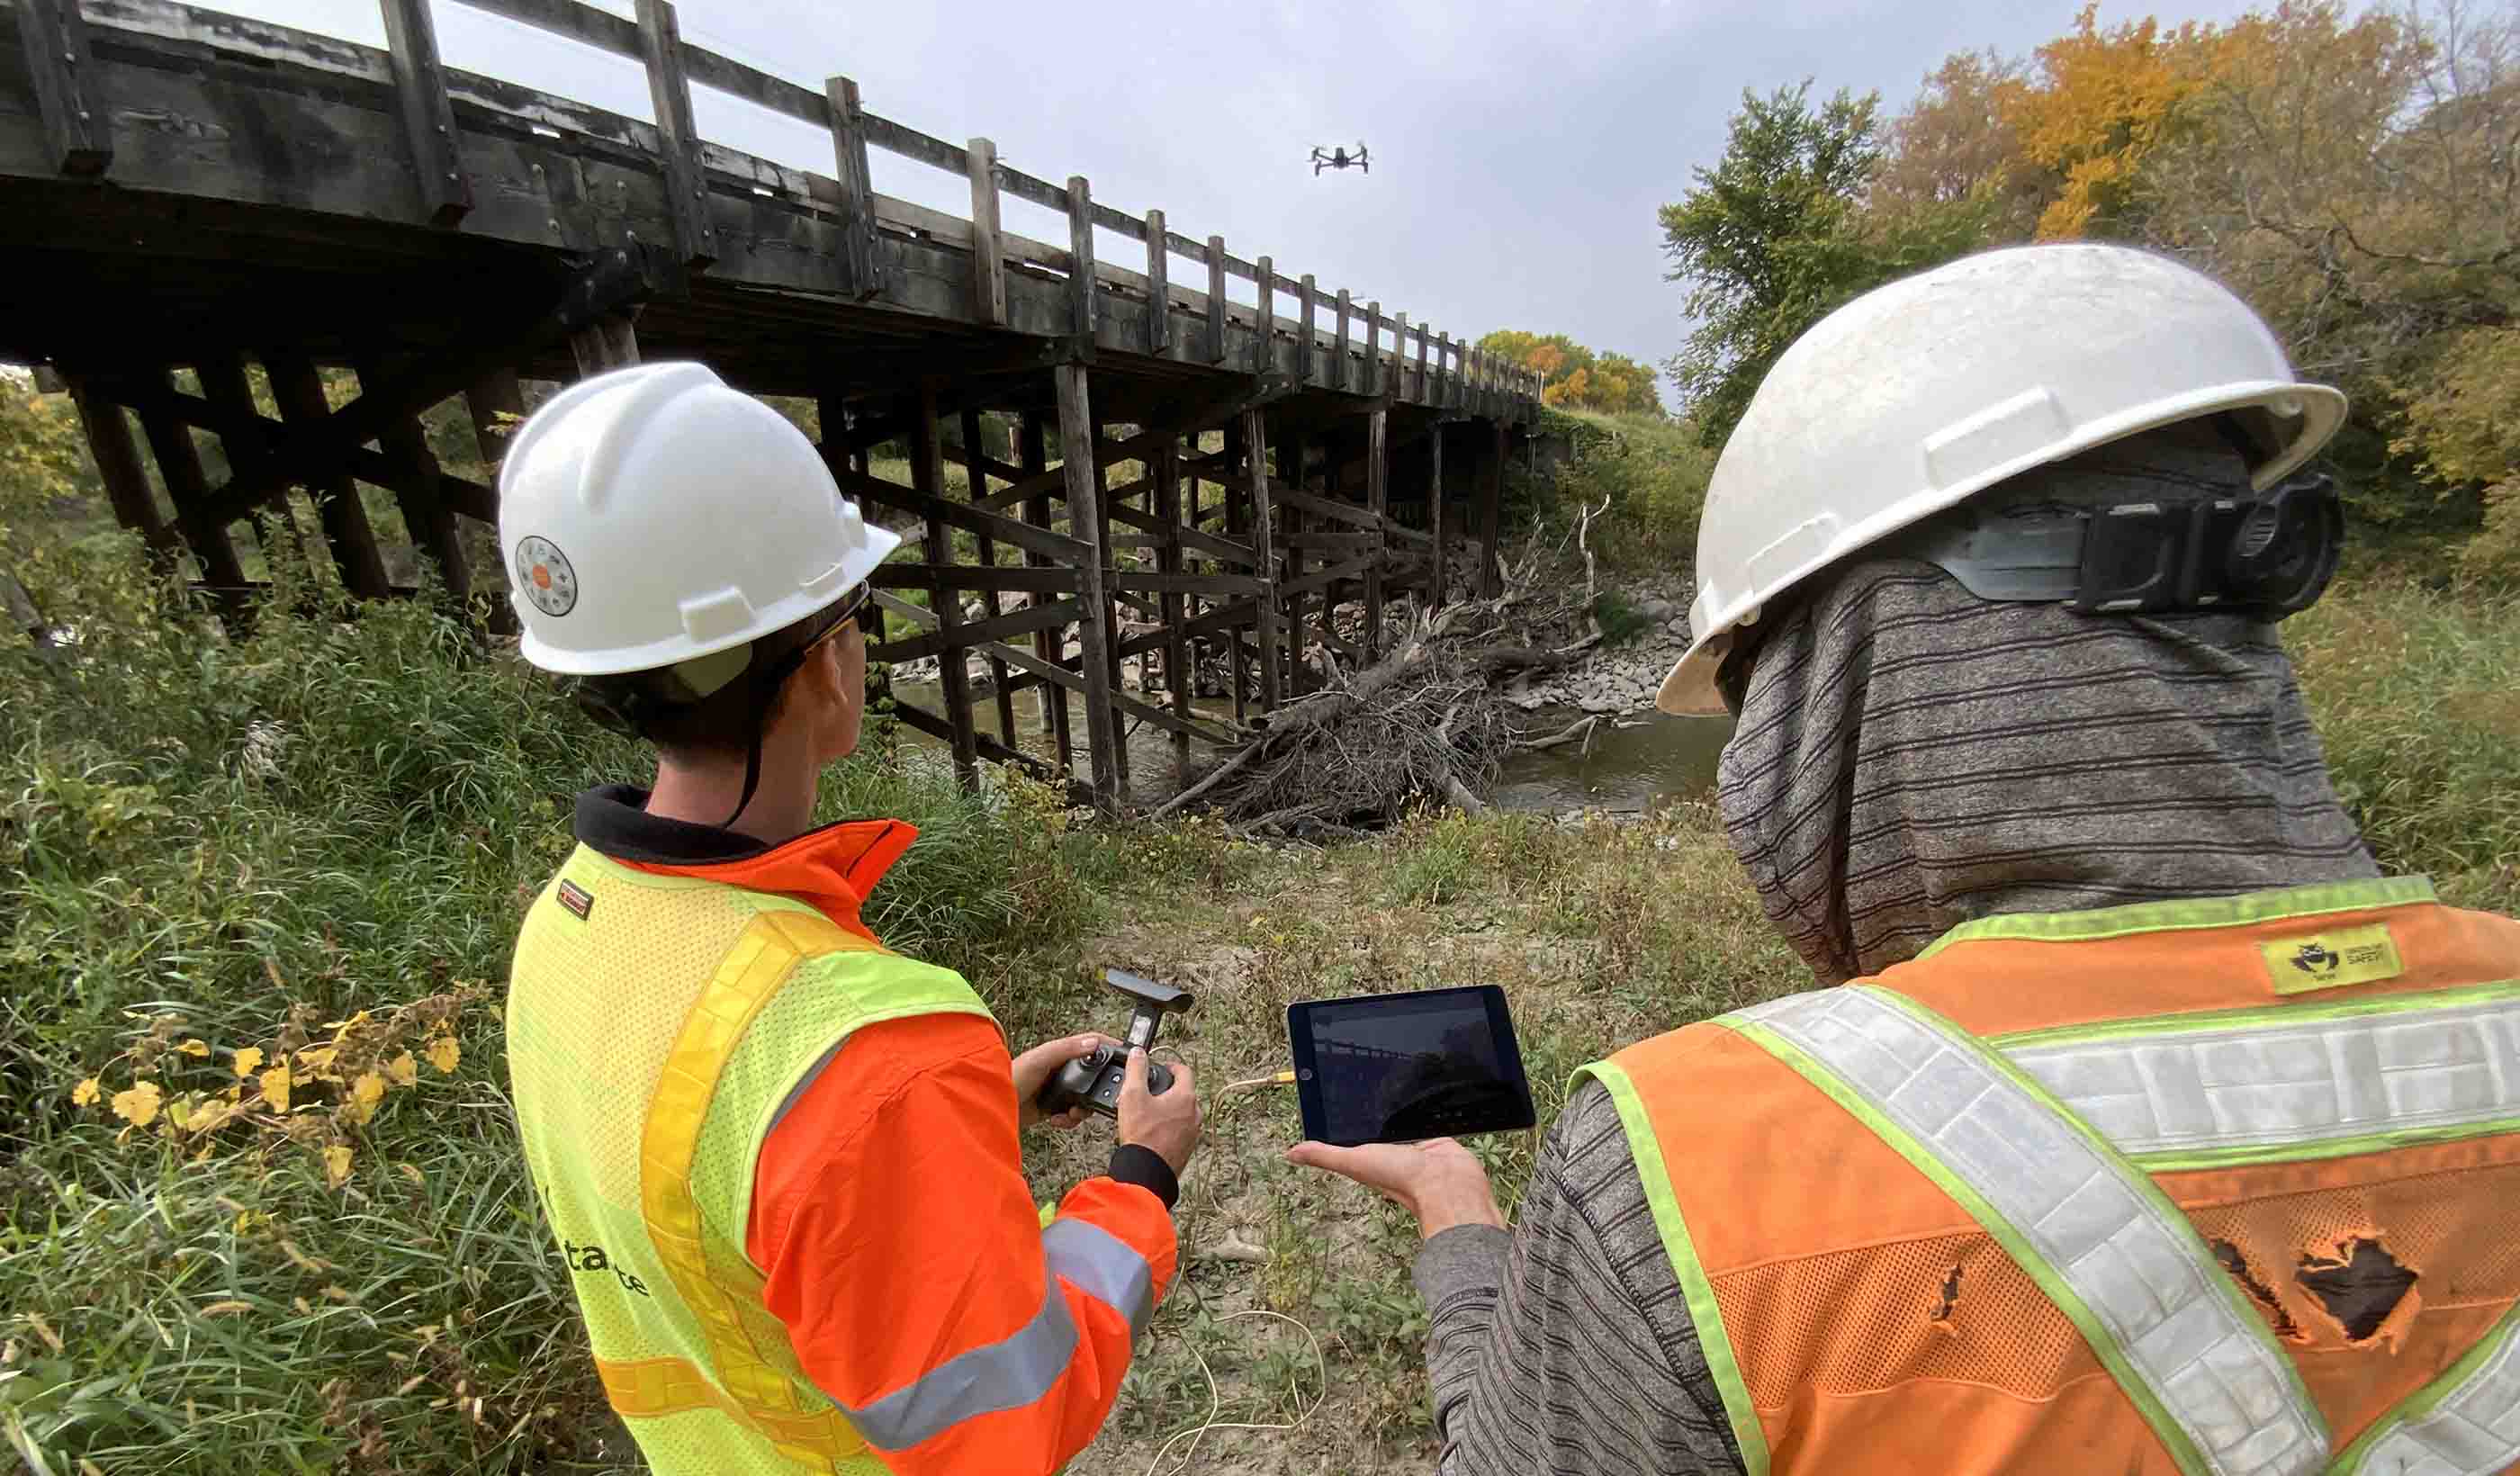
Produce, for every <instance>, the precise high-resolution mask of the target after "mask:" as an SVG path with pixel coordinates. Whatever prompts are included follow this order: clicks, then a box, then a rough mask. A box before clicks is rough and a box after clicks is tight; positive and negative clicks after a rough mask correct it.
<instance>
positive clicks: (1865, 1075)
mask: <svg viewBox="0 0 2520 1476" xmlns="http://www.w3.org/2000/svg"><path fill="white" fill-rule="evenodd" d="M2305 980H2307V981H2308V986H2309V987H2305V985H2304V981H2305ZM1879 986H1888V987H1879ZM1990 1026H1992V1027H1993V1028H1990ZM1587 1074H1589V1075H1592V1076H1595V1077H1597V1078H1598V1079H1599V1080H1601V1081H1602V1082H1603V1083H1604V1085H1605V1086H1607V1087H1608V1088H1609V1089H1610V1092H1611V1095H1612V1097H1613V1099H1614V1101H1616V1102H1617V1104H1618V1107H1619V1110H1620V1114H1621V1117H1622V1121H1623V1123H1624V1124H1625V1125H1626V1128H1627V1132H1628V1137H1629V1140H1630V1142H1631V1144H1632V1145H1633V1146H1634V1147H1635V1149H1636V1151H1637V1157H1638V1160H1639V1165H1640V1169H1641V1172H1642V1173H1643V1176H1644V1180H1645V1184H1646V1188H1647V1193H1648V1199H1649V1200H1650V1201H1651V1202H1652V1205H1653V1209H1654V1214H1655V1219H1656V1224H1657V1226H1658V1228H1659V1229H1660V1230H1661V1231H1662V1236H1663V1240H1664V1243H1665V1248H1666V1250H1667V1251H1668V1252H1669V1253H1670V1256H1671V1260H1672V1265H1673V1270H1674V1273H1675V1275H1676V1277H1677V1278H1678V1280H1679V1282H1680V1285H1681V1288H1682V1290H1683V1291H1684V1293H1686V1294H1687V1295H1688V1300H1689V1304H1690V1309H1691V1313H1692V1315H1693V1317H1694V1319H1695V1320H1696V1322H1697V1325H1698V1329H1699V1333H1700V1338H1701V1342H1702V1344H1703V1346H1704V1348H1705V1351H1706V1355H1707V1362H1708V1364H1709V1366H1710V1368H1711V1369H1712V1370H1713V1371H1714V1372H1715V1374H1716V1379H1717V1383H1718V1385H1719V1387H1720V1388H1721V1389H1722V1391H1723V1393H1724V1397H1725V1403H1726V1407H1727V1409H1728V1412H1729V1413H1730V1414H1731V1416H1732V1422H1733V1430H1734V1433H1735V1436H1736V1438H1738V1440H1739V1442H1740V1445H1741V1448H1742V1453H1743V1455H1744V1458H1745V1462H1746V1463H1747V1464H1748V1466H1749V1467H1750V1469H1751V1470H1752V1471H1753V1472H1754V1473H1759V1472H1765V1471H1769V1470H1776V1471H1794V1472H1802V1471H1838V1470H1924V1469H1930V1470H1950V1471H1969V1472H2014V1471H2018V1472H2030V1471H2054V1470H2107V1471H2111V1472H2119V1471H2128V1472H2172V1471H2180V1472H2210V1473H2216V1476H2242V1473H2263V1476H2290V1473H2293V1472H2310V1471H2318V1470H2322V1469H2327V1468H2329V1467H2330V1462H2331V1460H2335V1461H2336V1462H2337V1465H2336V1467H2335V1468H2337V1469H2350V1470H2356V1471H2390V1472H2415V1471H2423V1472H2427V1473H2431V1472H2440V1473H2442V1476H2455V1473H2470V1472H2473V1473H2489V1472H2494V1471H2498V1470H2502V1469H2503V1468H2504V1467H2506V1466H2510V1465H2512V1464H2513V1463H2514V1462H2515V1461H2520V1352H2515V1346H2520V1337H2515V1336H2514V1334H2513V1331H2512V1329H2513V1326H2514V1320H2515V1319H2514V1315H2513V1308H2514V1307H2515V1306H2520V925H2515V924H2513V923H2511V922H2509V921H2507V920H2505V919H2501V918H2494V917H2481V916H2479V915H2474V914H2459V913H2453V912H2451V911H2450V910H2448V909H2444V908H2441V907H2438V906H2437V905H2434V904H2433V903H2432V902H2431V900H2430V891H2429V888H2427V887H2425V886H2424V885H2423V884H2422V883H2421V882H2419V881H2395V882H2383V883H2372V884H2363V885H2361V886H2353V885H2349V886H2339V887H2317V888H2302V889H2296V890H2294V891H2292V892H2281V893H2271V894H2260V895H2257V896H2252V897H2245V898H2229V899H2218V900H2215V901H2211V902H2204V903H2182V904H2167V905H2157V906H2147V907H2141V908H2123V909H2110V910H2104V911H2100V912H2093V913H2086V914H2076V915H2064V916H2060V917H2030V918H1996V919H1989V921H1987V922H1985V923H1978V924H1971V925H1970V926H1969V927H1966V928H1963V929H1960V930H1958V932H1956V933H1955V934H1954V935H1953V937H1951V938H1949V939H1946V940H1945V941H1944V942H1943V943H1942V944H1938V945H1937V946H1936V947H1935V948H1934V949H1932V950H1929V951H1928V953H1927V955H1926V956H1923V957H1921V958H1920V959H1919V960H1918V961H1917V962H1912V963H1909V964H1904V965H1901V966H1899V967H1898V968H1895V969H1891V970H1888V971H1886V972H1885V973H1884V974H1883V975H1882V976H1881V978H1880V980H1879V981H1878V986H1875V987H1862V986H1859V987H1853V988H1850V989H1847V990H1830V991H1823V992H1820V993H1818V994H1813V995H1804V996H1796V997H1791V998H1788V999H1786V1000H1780V1001H1776V1002H1771V1003H1770V1004H1769V1005H1767V1006H1758V1007H1756V1008H1753V1009H1750V1010H1745V1011H1742V1012H1740V1013H1738V1014H1735V1015H1731V1016H1727V1017H1725V1018H1724V1019H1722V1020H1719V1021H1710V1022H1708V1023H1706V1024H1702V1025H1697V1026H1691V1027H1688V1029H1685V1030H1681V1031H1676V1032H1673V1033H1672V1034H1670V1035H1667V1036H1663V1037H1660V1038H1657V1039H1656V1040H1653V1041H1648V1042H1644V1043H1642V1044H1640V1045H1639V1046H1637V1047H1634V1048H1631V1049H1630V1050H1628V1051H1622V1052H1620V1053H1619V1054H1618V1055H1617V1056H1616V1057H1614V1058H1613V1059H1612V1060H1610V1061H1608V1062H1604V1063H1601V1064H1600V1065H1598V1066H1595V1067H1589V1068H1587ZM2340 1448H2342V1449H2343V1452H2344V1454H2343V1455H2342V1456H2337V1455H2336V1454H2334V1453H2335V1452H2336V1451H2338V1450H2339V1449H2340Z"/></svg>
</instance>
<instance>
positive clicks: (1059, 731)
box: [1015, 409, 1084, 775]
mask: <svg viewBox="0 0 2520 1476" xmlns="http://www.w3.org/2000/svg"><path fill="white" fill-rule="evenodd" d="M1049 439H1050V437H1049V431H1048V427H1047V426H1046V425H1044V423H1043V417H1042V413H1041V412H1040V411H1038V410H1030V409H1028V410H1026V411H1025V412H1024V413H1023V421H1022V424H1021V425H1020V426H1019V427H1018V428H1017V430H1016V433H1015V454H1016V460H1017V461H1018V462H1019V463H1021V465H1022V469H1023V473H1024V476H1023V480H1024V482H1026V483H1031V482H1034V481H1036V480H1038V479H1039V478H1040V476H1041V474H1042V471H1043V470H1044V469H1045V468H1047V467H1048V466H1049V465H1050V448H1049ZM1023 516H1024V520H1025V521H1027V522H1030V523H1032V524H1034V525H1036V526H1039V527H1042V528H1045V529H1046V528H1048V527H1049V526H1050V489H1048V488H1046V487H1045V488H1044V489H1043V490H1042V491H1041V492H1039V493H1036V494H1035V495H1034V496H1033V497H1032V498H1030V499H1029V500H1027V501H1026V502H1025V504H1024V512H1023ZM1024 562H1025V563H1027V564H1038V565H1043V566H1047V565H1049V563H1050V560H1049V559H1046V558H1044V557H1043V556H1042V555H1040V554H1038V553H1035V552H1033V551H1031V550H1029V549H1027V550H1026V551H1025V552H1024ZM1059 572H1060V573H1063V574H1067V575H1069V576H1071V577H1076V578H1077V579H1078V585H1077V588H1078V589H1079V590H1080V591H1081V590H1082V589H1083V588H1084V584H1083V580H1082V577H1081V576H1079V575H1078V574H1077V571H1076V570H1075V569H1074V568H1072V567H1069V568H1062V569H1060V570H1059ZM1032 642H1033V653H1034V654H1035V655H1036V656H1038V657H1040V658H1041V659H1042V660H1045V661H1057V660H1060V659H1062V658H1063V657H1065V656H1066V654H1067V634H1066V632H1065V631H1049V630H1045V631H1035V632H1034V633H1033V638H1032ZM1041 695H1042V705H1041V722H1042V728H1043V729H1044V731H1046V732H1048V733H1050V734H1052V735H1053V736H1054V737H1055V738H1056V739H1057V745H1058V772H1059V773H1060V774H1062V775H1072V774H1074V773H1075V772H1076V746H1075V743H1074V741H1073V739H1072V738H1070V737H1069V733H1068V726H1067V693H1066V692H1065V691H1064V690H1062V689H1058V688H1053V689H1051V690H1049V691H1046V692H1044V693H1042V694H1041Z"/></svg>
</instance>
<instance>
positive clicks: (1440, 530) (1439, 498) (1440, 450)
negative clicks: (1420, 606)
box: [1426, 421, 1449, 611]
mask: <svg viewBox="0 0 2520 1476" xmlns="http://www.w3.org/2000/svg"><path fill="white" fill-rule="evenodd" d="M1432 430H1433V433H1432V434H1430V435H1428V436H1427V437H1426V458H1427V461H1426V530H1427V533H1428V534H1429V535H1430V537H1431V539H1432V541H1433V543H1434V546H1435V548H1434V554H1433V557H1432V559H1431V560H1430V564H1429V567H1428V569H1427V571H1426V608H1427V609H1428V610H1429V611H1433V610H1439V609H1442V608H1443V607H1444V597H1445V585H1444V579H1445V568H1444V539H1445V536H1446V534H1447V532H1448V531H1449V530H1448V529H1447V528H1446V527H1445V526H1444V426H1443V423H1442V422H1440V421H1439V422H1437V423H1436V424H1435V425H1434V426H1433V427H1432Z"/></svg>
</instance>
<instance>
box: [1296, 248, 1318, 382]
mask: <svg viewBox="0 0 2520 1476" xmlns="http://www.w3.org/2000/svg"><path fill="white" fill-rule="evenodd" d="M1298 291H1301V292H1302V293H1303V294H1304V305H1303V307H1302V308H1301V309H1300V310H1298V311H1297V313H1296V314H1295V316H1296V318H1297V319H1298V320H1300V321H1301V322H1302V324H1303V327H1302V329H1301V330H1300V333H1301V336H1300V337H1299V338H1298V339H1297V341H1296V348H1295V382H1296V383H1298V384H1310V383H1312V382H1313V361H1314V360H1315V359H1318V358H1320V357H1321V355H1320V353H1319V352H1317V351H1316V350H1315V349H1314V347H1313V298H1314V297H1316V296H1318V295H1319V293H1318V292H1317V291H1315V290H1314V288H1313V274H1312V273H1310V272H1306V273H1305V274H1304V281H1303V285H1302V286H1301V287H1300V288H1299V289H1298Z"/></svg>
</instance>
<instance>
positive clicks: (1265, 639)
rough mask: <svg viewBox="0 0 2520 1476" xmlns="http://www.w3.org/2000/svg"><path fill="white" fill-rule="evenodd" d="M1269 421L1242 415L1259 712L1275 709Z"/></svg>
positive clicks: (1275, 578)
mask: <svg viewBox="0 0 2520 1476" xmlns="http://www.w3.org/2000/svg"><path fill="white" fill-rule="evenodd" d="M1268 457H1269V422H1268V415H1267V412H1265V411H1260V410H1246V411H1244V412H1243V413H1242V461H1243V478H1244V480H1243V486H1244V487H1245V489H1246V490H1247V491H1248V493H1249V495H1250V498H1251V549H1252V552H1253V553H1254V554H1256V555H1258V556H1259V559H1260V577H1261V578H1262V579H1263V580H1265V581H1267V582H1268V585H1269V589H1268V592H1267V593H1266V594H1264V595H1262V596H1261V597H1260V650H1261V661H1260V709H1261V710H1262V711H1263V712H1270V711H1275V710H1276V708H1277V706H1278V695H1279V683H1278V657H1277V652H1278V589H1277V584H1278V560H1277V554H1276V551H1275V550H1274V549H1273V548H1272V547H1271V539H1270V536H1269V534H1270V524H1271V522H1272V518H1271V517H1270V506H1269V467H1268Z"/></svg>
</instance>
